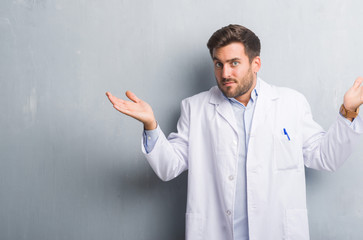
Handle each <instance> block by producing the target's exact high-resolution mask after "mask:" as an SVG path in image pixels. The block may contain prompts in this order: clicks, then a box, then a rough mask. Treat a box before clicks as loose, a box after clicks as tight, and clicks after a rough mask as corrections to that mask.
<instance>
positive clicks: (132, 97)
mask: <svg viewBox="0 0 363 240" xmlns="http://www.w3.org/2000/svg"><path fill="white" fill-rule="evenodd" d="M126 96H127V97H128V98H129V99H130V100H131V101H133V102H135V103H138V102H140V101H141V100H140V99H139V98H138V97H136V95H135V94H134V93H133V92H130V91H126Z"/></svg>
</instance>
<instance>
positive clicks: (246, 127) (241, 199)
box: [229, 80, 260, 240]
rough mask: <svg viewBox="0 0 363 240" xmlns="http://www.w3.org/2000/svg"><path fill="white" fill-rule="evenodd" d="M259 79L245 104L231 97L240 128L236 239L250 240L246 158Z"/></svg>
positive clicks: (235, 215) (235, 221) (234, 216)
mask: <svg viewBox="0 0 363 240" xmlns="http://www.w3.org/2000/svg"><path fill="white" fill-rule="evenodd" d="M259 86H260V84H259V81H258V80H257V83H256V87H255V88H254V89H253V90H252V92H251V98H250V100H249V101H248V103H247V106H244V105H243V104H242V103H240V102H239V101H237V100H236V99H234V98H229V102H230V103H231V105H232V108H233V112H234V115H235V118H236V123H237V129H238V139H239V141H238V142H239V143H240V144H239V147H238V170H237V183H236V192H235V201H234V213H233V219H234V221H233V232H234V234H233V235H234V239H235V240H248V239H249V238H248V212H247V182H246V181H247V180H246V160H247V149H248V142H249V140H250V131H251V124H252V119H253V113H254V111H255V106H256V101H257V98H258V92H259Z"/></svg>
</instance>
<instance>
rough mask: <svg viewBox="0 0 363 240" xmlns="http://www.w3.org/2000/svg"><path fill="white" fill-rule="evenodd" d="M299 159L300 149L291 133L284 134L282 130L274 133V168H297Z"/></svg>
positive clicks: (300, 158) (300, 155)
mask: <svg viewBox="0 0 363 240" xmlns="http://www.w3.org/2000/svg"><path fill="white" fill-rule="evenodd" d="M285 131H286V130H285ZM289 134H290V135H289ZM301 160H302V149H301V147H299V144H298V141H297V140H296V138H295V136H294V135H293V134H291V133H286V134H285V133H284V132H281V133H278V134H274V163H275V169H276V170H279V171H281V170H282V171H283V170H293V169H298V168H299V167H300V165H301V164H302V161H301Z"/></svg>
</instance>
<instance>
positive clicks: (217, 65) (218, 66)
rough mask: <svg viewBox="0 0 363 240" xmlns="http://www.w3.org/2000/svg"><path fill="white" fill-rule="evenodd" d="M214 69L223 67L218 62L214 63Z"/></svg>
mask: <svg viewBox="0 0 363 240" xmlns="http://www.w3.org/2000/svg"><path fill="white" fill-rule="evenodd" d="M215 66H216V68H222V67H223V65H222V63H220V62H216V65H215Z"/></svg>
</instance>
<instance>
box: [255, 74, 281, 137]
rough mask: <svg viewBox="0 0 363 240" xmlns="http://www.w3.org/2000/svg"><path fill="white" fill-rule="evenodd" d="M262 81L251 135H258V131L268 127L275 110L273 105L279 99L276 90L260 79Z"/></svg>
mask: <svg viewBox="0 0 363 240" xmlns="http://www.w3.org/2000/svg"><path fill="white" fill-rule="evenodd" d="M259 81H260V91H259V93H258V99H257V102H256V107H255V112H254V115H253V120H252V126H251V135H254V134H256V132H258V131H257V130H258V129H259V128H260V127H262V126H266V124H267V123H268V122H269V121H272V120H273V119H271V116H272V115H271V111H272V110H273V106H274V105H273V103H274V101H275V100H276V99H277V98H278V96H277V94H276V92H275V89H274V88H273V87H272V86H271V85H269V84H267V83H266V82H264V81H263V80H261V79H259Z"/></svg>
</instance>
